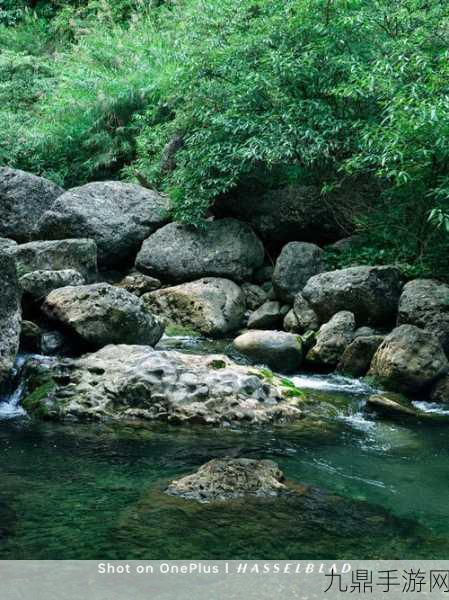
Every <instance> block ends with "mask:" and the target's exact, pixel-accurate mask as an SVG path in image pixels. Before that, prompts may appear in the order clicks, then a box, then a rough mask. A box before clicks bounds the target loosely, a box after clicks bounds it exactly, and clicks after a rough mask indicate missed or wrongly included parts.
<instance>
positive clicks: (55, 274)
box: [19, 269, 86, 299]
mask: <svg viewBox="0 0 449 600" xmlns="http://www.w3.org/2000/svg"><path fill="white" fill-rule="evenodd" d="M85 283H86V281H85V279H84V277H83V276H82V275H81V273H78V271H75V270H74V269H64V270H62V271H32V272H31V273H27V274H26V275H23V276H22V277H21V278H20V279H19V285H20V287H21V289H22V291H23V292H25V293H27V294H28V295H30V296H32V297H33V298H36V299H39V298H42V299H44V298H45V296H48V294H49V293H50V292H52V291H53V290H56V289H58V288H62V287H66V286H68V285H73V286H76V285H84V284H85Z"/></svg>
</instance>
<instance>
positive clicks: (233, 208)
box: [216, 185, 354, 244]
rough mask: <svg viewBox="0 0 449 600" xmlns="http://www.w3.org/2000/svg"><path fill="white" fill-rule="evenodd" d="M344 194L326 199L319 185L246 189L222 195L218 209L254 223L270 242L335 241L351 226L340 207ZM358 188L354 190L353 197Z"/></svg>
mask: <svg viewBox="0 0 449 600" xmlns="http://www.w3.org/2000/svg"><path fill="white" fill-rule="evenodd" d="M344 195H345V192H343V194H340V193H334V194H332V195H330V196H329V198H328V201H327V202H326V201H323V197H322V194H321V190H320V188H319V187H318V186H316V187H315V186H300V185H298V186H294V185H292V186H289V187H285V188H281V189H277V190H269V191H268V192H265V193H263V194H254V193H247V194H246V195H245V198H244V201H242V192H239V193H238V194H235V195H234V196H229V197H228V198H224V199H223V198H220V204H219V205H217V207H216V209H217V210H218V211H219V212H220V213H221V214H227V215H233V216H235V217H237V218H241V219H243V220H244V221H247V222H248V223H250V224H251V225H252V226H253V227H254V229H255V230H256V232H257V233H258V234H259V235H260V236H261V238H262V239H263V240H264V241H266V242H268V243H283V244H285V243H286V242H290V241H294V240H298V239H301V240H305V241H309V242H314V241H315V242H316V241H317V240H319V241H320V242H334V241H336V240H337V239H339V238H341V237H342V236H343V235H345V232H346V231H347V228H348V227H350V225H349V224H348V222H347V220H346V219H345V217H344V214H343V212H344V211H340V210H336V208H337V209H339V208H340V207H341V206H342V205H343V202H341V200H342V199H344V198H342V196H343V197H344ZM353 196H354V189H352V190H351V200H353Z"/></svg>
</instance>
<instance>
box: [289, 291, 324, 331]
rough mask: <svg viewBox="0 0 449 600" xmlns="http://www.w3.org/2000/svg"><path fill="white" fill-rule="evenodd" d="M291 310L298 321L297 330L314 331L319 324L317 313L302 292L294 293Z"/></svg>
mask: <svg viewBox="0 0 449 600" xmlns="http://www.w3.org/2000/svg"><path fill="white" fill-rule="evenodd" d="M293 310H294V312H295V315H296V319H297V322H298V331H299V332H300V333H305V332H306V331H316V330H317V329H318V328H319V326H320V320H319V318H318V315H317V314H316V312H315V311H314V310H313V308H312V307H311V306H310V304H309V303H308V302H307V300H306V299H305V298H304V296H303V295H302V294H296V296H295V299H294V301H293Z"/></svg>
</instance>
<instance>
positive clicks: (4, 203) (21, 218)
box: [0, 167, 64, 242]
mask: <svg viewBox="0 0 449 600" xmlns="http://www.w3.org/2000/svg"><path fill="white" fill-rule="evenodd" d="M63 192H64V190H63V189H62V188H60V187H59V186H57V185H56V184H54V183H53V182H52V181H49V180H48V179H44V178H43V177H37V176H36V175H32V174H31V173H26V172H25V171H20V170H18V169H10V168H9V167H0V236H4V237H6V238H12V239H13V240H17V241H18V242H27V241H29V240H30V239H31V236H32V233H33V231H34V228H35V226H36V223H37V221H38V220H39V219H40V218H41V216H42V215H43V213H44V212H45V211H46V210H48V209H49V208H51V206H52V205H53V203H54V201H55V200H56V198H57V197H58V196H60V195H61V194H62V193H63Z"/></svg>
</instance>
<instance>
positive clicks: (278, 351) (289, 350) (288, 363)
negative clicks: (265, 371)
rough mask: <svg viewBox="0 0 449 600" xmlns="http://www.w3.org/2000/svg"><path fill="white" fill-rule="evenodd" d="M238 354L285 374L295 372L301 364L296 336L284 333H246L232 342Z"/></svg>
mask: <svg viewBox="0 0 449 600" xmlns="http://www.w3.org/2000/svg"><path fill="white" fill-rule="evenodd" d="M234 346H235V348H236V350H237V351H238V352H240V353H241V354H244V355H245V356H248V357H249V358H251V359H253V360H255V361H257V362H259V363H262V364H265V365H268V366H269V367H271V368H272V369H275V370H277V371H282V372H285V373H292V372H294V371H297V370H298V369H299V367H300V366H301V362H302V355H303V351H302V342H301V338H300V337H299V336H298V335H294V334H293V333H285V332H284V331H259V330H254V331H247V332H246V333H243V334H242V335H240V336H239V337H237V338H236V339H235V340H234Z"/></svg>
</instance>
